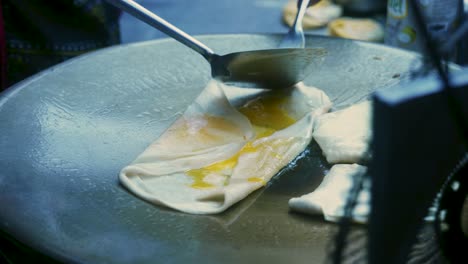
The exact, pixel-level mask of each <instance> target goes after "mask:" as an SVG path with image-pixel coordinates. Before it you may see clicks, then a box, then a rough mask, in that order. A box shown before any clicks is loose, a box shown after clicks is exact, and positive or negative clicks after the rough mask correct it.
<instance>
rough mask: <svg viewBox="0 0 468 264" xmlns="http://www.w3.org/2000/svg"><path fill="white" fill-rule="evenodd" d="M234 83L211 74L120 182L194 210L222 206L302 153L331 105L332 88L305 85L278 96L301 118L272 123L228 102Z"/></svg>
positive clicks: (145, 196)
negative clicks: (280, 125) (263, 123)
mask: <svg viewBox="0 0 468 264" xmlns="http://www.w3.org/2000/svg"><path fill="white" fill-rule="evenodd" d="M230 89H239V88H233V87H228V86H225V85H223V84H221V83H218V82H216V81H211V82H210V83H209V84H208V85H207V87H206V88H205V89H204V90H203V92H202V93H201V94H200V95H199V97H198V98H197V99H196V101H195V102H194V103H192V104H191V105H190V106H189V107H188V109H187V110H186V112H185V113H184V114H183V116H182V117H180V118H179V119H178V120H177V121H176V122H175V123H174V124H173V125H172V126H171V127H169V129H167V130H166V131H165V132H164V133H163V134H162V135H161V137H160V138H159V139H157V140H156V141H155V142H153V143H152V144H151V145H150V146H149V147H148V148H147V149H146V150H145V151H144V152H143V153H142V154H141V155H140V156H139V157H137V159H136V160H135V161H133V163H132V164H130V165H128V166H127V167H125V168H123V169H122V171H121V173H120V177H119V178H120V181H121V183H122V184H123V185H124V186H125V187H127V188H128V189H129V190H130V191H131V192H133V193H134V194H135V195H137V196H138V197H140V198H142V199H144V200H146V201H149V202H151V203H154V204H158V205H164V206H167V207H170V208H173V209H176V210H179V211H182V212H187V213H192V214H214V213H219V212H222V211H224V210H226V209H227V208H228V207H229V206H231V205H232V204H234V203H236V202H238V201H240V200H242V199H243V198H245V197H246V196H247V195H249V194H250V193H252V192H253V191H254V190H256V189H258V188H261V187H262V186H264V185H265V184H266V183H267V182H268V181H269V180H270V179H271V177H273V176H274V175H275V174H276V173H277V172H278V171H279V170H280V169H281V168H282V167H284V166H286V165H287V164H288V163H289V162H290V161H292V160H293V159H294V158H295V157H296V156H297V155H298V154H300V153H301V152H302V151H303V150H304V149H305V148H306V146H307V145H308V144H309V142H310V140H311V138H312V128H313V125H314V120H315V118H316V117H317V116H319V115H321V114H323V113H325V112H327V111H328V110H329V109H330V107H331V102H330V100H329V98H328V97H327V96H326V95H325V93H323V92H322V91H320V90H318V89H316V88H313V87H307V86H305V85H298V86H296V87H294V88H292V89H289V90H288V91H287V93H288V94H287V96H284V95H281V96H279V97H277V98H284V100H281V101H279V103H280V104H281V111H284V112H285V113H286V114H287V116H288V118H289V117H291V118H292V119H294V120H297V121H296V122H294V123H293V124H292V125H290V126H288V127H286V128H284V129H280V130H275V131H270V130H269V129H266V128H262V127H259V126H257V125H253V124H252V123H253V122H252V123H251V122H250V121H249V119H248V118H247V117H246V116H244V115H243V114H241V113H240V112H239V111H238V110H237V109H236V108H235V107H233V106H232V105H231V104H230V103H229V101H228V99H227V98H226V96H225V91H226V92H228V91H229V90H230ZM228 94H229V93H228ZM262 96H264V95H262ZM254 110H255V108H254ZM261 135H263V136H261Z"/></svg>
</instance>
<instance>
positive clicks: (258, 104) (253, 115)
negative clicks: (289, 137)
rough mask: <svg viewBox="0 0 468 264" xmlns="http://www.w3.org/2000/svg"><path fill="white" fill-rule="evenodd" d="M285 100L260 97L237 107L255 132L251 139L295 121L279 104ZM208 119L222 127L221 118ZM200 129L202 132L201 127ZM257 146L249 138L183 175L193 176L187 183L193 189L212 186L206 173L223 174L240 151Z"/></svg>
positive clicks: (254, 149) (268, 134)
mask: <svg viewBox="0 0 468 264" xmlns="http://www.w3.org/2000/svg"><path fill="white" fill-rule="evenodd" d="M286 100H287V98H279V97H264V98H259V99H256V100H253V101H250V102H248V103H247V104H246V105H244V106H242V107H241V108H240V109H239V111H240V112H241V113H242V114H244V115H245V116H246V117H247V118H248V119H249V120H250V122H251V123H252V125H253V129H254V131H255V133H256V137H255V139H259V138H263V137H267V136H270V135H272V134H273V133H275V132H276V131H278V130H281V129H284V128H286V127H288V126H290V125H292V124H294V123H295V121H296V120H294V119H293V118H292V117H290V116H289V115H288V114H287V113H286V111H285V110H284V109H282V107H281V106H282V105H283V104H284V103H285V102H286ZM210 121H211V122H209V123H211V124H212V126H215V127H216V128H222V127H223V126H225V125H224V123H223V122H222V121H221V120H214V119H211V120H210ZM213 121H214V122H213ZM226 128H227V127H226ZM200 132H202V133H203V132H205V131H200ZM258 149H259V147H258V146H257V147H256V146H253V145H252V142H251V141H249V142H247V144H246V145H245V146H244V147H243V148H242V149H241V150H240V151H239V152H237V153H236V154H235V155H234V156H232V157H230V158H229V159H226V160H223V161H219V162H216V163H213V164H211V165H208V166H205V167H203V168H200V169H193V170H189V171H187V172H186V175H188V176H190V177H192V179H193V183H192V184H191V185H190V187H192V188H196V189H204V188H211V187H215V185H213V184H211V183H208V182H206V181H205V177H206V176H208V175H210V174H213V173H216V174H224V175H226V173H227V174H229V173H230V172H232V170H233V169H234V167H235V166H236V165H237V162H238V159H239V156H240V155H242V154H244V153H253V152H256V151H258ZM276 158H278V157H276ZM228 172H229V173H228ZM247 181H249V182H262V184H265V183H266V182H265V181H264V179H263V178H261V177H250V178H248V179H247Z"/></svg>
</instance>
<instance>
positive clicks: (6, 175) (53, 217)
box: [0, 35, 414, 263]
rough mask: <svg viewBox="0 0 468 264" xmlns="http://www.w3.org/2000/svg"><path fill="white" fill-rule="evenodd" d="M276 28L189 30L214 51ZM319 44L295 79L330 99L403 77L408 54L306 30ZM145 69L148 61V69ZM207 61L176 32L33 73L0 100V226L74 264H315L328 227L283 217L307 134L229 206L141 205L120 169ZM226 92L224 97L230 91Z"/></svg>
mask: <svg viewBox="0 0 468 264" xmlns="http://www.w3.org/2000/svg"><path fill="white" fill-rule="evenodd" d="M281 37H282V36H281V35H219V36H202V37H199V39H200V40H202V41H203V42H204V43H207V44H208V45H210V46H212V47H214V48H216V49H217V50H219V51H220V52H225V53H229V52H235V51H239V50H246V49H269V48H272V47H277V46H278V44H279V42H280V41H281ZM307 43H308V44H309V45H310V46H309V47H322V48H325V49H326V50H327V56H326V57H325V60H324V62H323V66H322V67H320V68H315V70H314V72H313V73H312V74H310V75H309V77H308V78H307V79H306V80H305V81H304V82H305V83H306V84H309V85H315V86H317V87H319V88H321V89H323V90H324V91H326V92H327V94H328V95H329V96H330V98H331V99H332V100H333V101H334V102H335V103H336V104H335V107H336V108H340V107H343V106H345V105H348V104H351V103H355V102H358V101H360V100H363V99H365V98H366V97H367V96H368V95H369V94H370V93H371V92H372V91H374V90H375V89H377V88H382V87H389V86H391V85H393V84H395V83H397V82H399V81H400V78H404V76H405V72H406V71H407V70H408V68H409V65H410V64H411V61H412V59H413V58H414V57H413V54H412V53H408V52H405V51H401V50H396V49H390V48H386V47H384V46H379V45H374V44H368V43H362V42H356V41H351V40H343V39H333V38H324V37H312V36H307ZM148 65H150V66H148ZM209 70H210V69H209V67H208V65H207V64H206V63H204V62H203V61H202V60H200V58H199V56H198V54H196V53H193V52H191V51H190V50H188V49H186V48H185V47H184V46H182V45H181V44H178V43H177V42H175V41H174V40H167V39H166V40H160V41H150V42H143V43H137V44H132V45H124V46H117V47H113V48H108V49H104V50H100V51H97V52H94V53H92V54H89V55H85V56H81V57H79V58H77V59H74V60H72V61H69V62H67V63H64V64H61V65H58V66H57V67H54V68H52V69H49V70H47V71H44V72H42V73H40V74H38V75H36V76H34V77H32V78H30V79H28V80H26V81H24V82H22V83H20V84H18V85H16V86H15V87H12V88H11V89H9V90H8V91H7V92H6V93H3V94H1V97H0V202H1V203H0V229H1V230H3V231H5V232H7V233H8V234H11V235H13V236H15V237H16V238H17V239H18V240H20V241H21V242H23V243H26V244H27V245H30V246H31V247H33V248H35V249H37V250H39V251H41V252H44V253H46V254H48V255H51V256H53V257H54V258H57V259H60V260H65V261H67V262H76V263H158V262H162V261H164V262H166V263H184V262H186V261H189V260H193V259H197V260H200V261H203V262H204V263H219V262H220V260H222V262H223V263H253V262H259V263H265V262H268V263H289V262H290V263H318V262H319V261H322V260H323V259H324V257H325V254H326V253H325V252H326V250H325V248H326V246H327V243H328V241H329V239H330V237H331V234H332V231H333V230H334V228H335V226H334V225H331V224H328V223H325V222H324V221H323V220H322V219H321V218H320V217H306V216H301V215H297V214H293V213H289V212H288V205H287V201H288V199H289V198H291V197H292V196H297V195H301V194H304V193H306V192H310V191H312V190H313V189H314V188H315V187H316V186H317V185H318V184H319V182H320V180H321V178H322V177H323V174H324V172H325V171H326V170H327V168H328V165H327V164H326V162H325V160H324V159H323V158H322V156H321V154H320V149H319V148H318V146H317V145H316V144H315V143H312V144H311V145H310V147H309V148H308V149H307V150H306V152H305V154H304V155H302V158H300V159H298V160H297V162H296V163H294V164H293V165H291V166H289V167H288V168H287V169H285V170H283V171H282V172H281V173H279V175H278V176H276V177H275V178H274V179H273V180H272V182H271V183H270V184H269V185H268V186H267V187H266V188H264V189H262V190H259V191H257V192H255V193H253V194H252V195H250V196H249V197H248V198H247V199H246V200H244V201H242V202H240V203H239V204H237V205H235V206H234V207H233V208H231V209H229V210H228V211H227V212H225V213H223V214H220V215H213V216H194V215H187V214H182V213H178V212H174V211H171V210H168V209H165V208H161V207H157V206H153V205H150V204H148V203H146V202H144V201H142V200H140V199H137V198H136V197H134V196H133V195H131V194H130V193H128V192H127V191H126V190H125V189H124V188H122V186H120V185H119V183H118V172H119V171H120V169H121V168H122V167H123V166H125V165H127V164H128V163H130V162H131V161H132V160H133V159H134V158H135V157H136V156H137V155H138V154H139V153H140V152H142V151H143V150H144V149H145V147H146V146H147V145H148V144H150V143H151V142H152V141H153V140H155V139H156V138H157V137H158V136H159V135H160V134H161V133H162V132H163V131H164V130H165V129H166V128H167V127H168V126H169V125H170V124H171V123H172V122H173V121H174V120H175V119H176V118H177V117H178V116H180V115H181V113H182V112H183V111H184V109H185V108H186V107H187V106H188V105H189V104H190V103H191V102H192V101H193V100H194V98H195V97H196V96H197V95H198V93H199V92H200V91H201V90H202V89H203V87H204V86H205V84H206V83H207V82H208V78H209ZM233 96H234V97H235V95H233Z"/></svg>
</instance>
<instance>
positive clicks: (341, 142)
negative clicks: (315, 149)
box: [313, 101, 372, 164]
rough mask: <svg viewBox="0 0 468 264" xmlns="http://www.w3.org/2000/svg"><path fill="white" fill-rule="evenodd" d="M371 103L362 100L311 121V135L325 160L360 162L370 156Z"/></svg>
mask: <svg viewBox="0 0 468 264" xmlns="http://www.w3.org/2000/svg"><path fill="white" fill-rule="evenodd" d="M371 122H372V104H371V102H370V101H364V102H362V103H359V104H355V105H352V106H350V107H348V108H345V109H343V110H339V111H336V112H331V113H327V114H324V115H322V116H320V117H318V118H317V121H316V123H315V125H314V135H313V136H314V139H315V141H317V143H318V144H319V146H320V148H321V149H322V152H323V155H324V156H325V157H326V159H327V161H328V163H330V164H336V163H362V162H366V161H368V160H369V159H370V158H371V153H370V151H369V142H370V140H371V137H372V129H371Z"/></svg>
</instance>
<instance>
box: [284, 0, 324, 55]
mask: <svg viewBox="0 0 468 264" xmlns="http://www.w3.org/2000/svg"><path fill="white" fill-rule="evenodd" d="M310 1H311V0H298V1H297V8H298V10H297V14H296V19H295V20H294V23H293V25H292V26H291V28H290V29H289V31H288V33H287V34H286V36H284V38H283V40H282V41H281V43H280V45H279V47H280V48H304V47H305V38H304V30H303V29H302V20H303V19H304V15H305V12H306V10H307V7H308V6H309V3H310ZM312 2H317V1H316V0H313V1H312Z"/></svg>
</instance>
